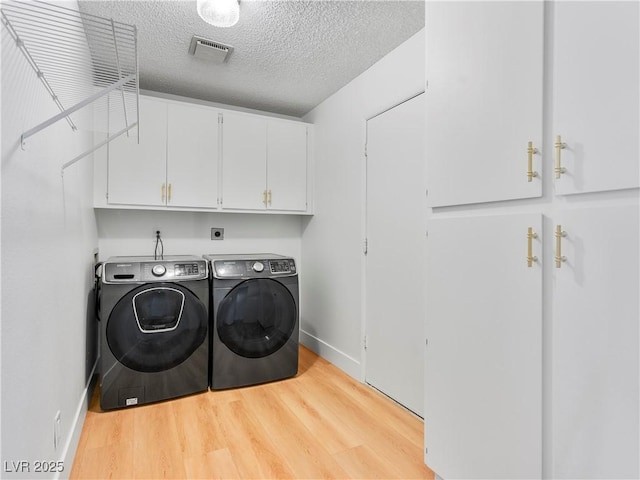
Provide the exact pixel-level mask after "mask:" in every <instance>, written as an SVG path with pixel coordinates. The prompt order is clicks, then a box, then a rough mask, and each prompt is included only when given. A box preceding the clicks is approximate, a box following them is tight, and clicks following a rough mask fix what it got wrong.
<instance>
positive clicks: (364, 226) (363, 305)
mask: <svg viewBox="0 0 640 480" xmlns="http://www.w3.org/2000/svg"><path fill="white" fill-rule="evenodd" d="M425 93H426V90H425V89H421V90H419V91H417V92H414V93H412V94H410V95H408V96H406V97H405V98H404V99H403V100H401V101H399V102H395V103H393V104H392V105H390V106H388V107H386V108H384V109H383V110H380V111H378V112H377V113H375V114H373V115H371V116H369V117H366V118H365V119H364V146H363V152H362V153H363V155H362V163H361V169H362V170H361V179H362V189H361V199H360V202H361V205H362V207H361V221H360V223H361V233H360V238H361V250H360V251H361V256H360V258H361V263H360V265H361V270H360V288H361V290H360V291H361V292H362V293H361V298H360V311H361V319H360V358H361V362H360V378H361V381H362V382H363V383H367V382H366V379H367V375H366V374H367V350H366V344H365V342H366V333H367V286H366V284H367V255H366V249H367V246H366V241H367V234H368V222H367V214H368V208H367V197H368V193H369V183H368V176H367V165H368V157H367V148H368V147H367V146H368V143H369V120H373V119H374V118H376V117H379V116H380V115H382V114H384V113H386V112H388V111H390V110H393V109H394V108H396V107H399V106H400V105H403V104H405V103H407V102H409V101H411V100H413V99H414V98H416V97H419V96H420V95H424V94H425ZM425 162H426V159H425ZM425 188H426V184H425ZM426 216H427V218H428V217H430V216H431V208H430V207H429V208H427V212H426ZM367 385H369V386H371V387H372V388H375V387H373V386H372V385H370V384H368V383H367ZM385 395H386V394H385ZM389 398H391V397H389ZM392 400H394V401H396V400H395V399H392ZM404 408H406V407H404Z"/></svg>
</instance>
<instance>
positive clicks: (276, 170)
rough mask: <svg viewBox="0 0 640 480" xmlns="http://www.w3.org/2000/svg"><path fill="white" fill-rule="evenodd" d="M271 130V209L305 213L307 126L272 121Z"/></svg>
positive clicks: (269, 152) (268, 177)
mask: <svg viewBox="0 0 640 480" xmlns="http://www.w3.org/2000/svg"><path fill="white" fill-rule="evenodd" d="M267 129H268V130H267V190H268V192H267V194H268V198H267V200H268V205H267V208H269V209H272V210H293V211H305V210H306V209H307V126H306V125H305V124H302V123H293V122H281V121H278V120H269V123H268V127H267Z"/></svg>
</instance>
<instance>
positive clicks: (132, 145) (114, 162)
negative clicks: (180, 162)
mask: <svg viewBox="0 0 640 480" xmlns="http://www.w3.org/2000/svg"><path fill="white" fill-rule="evenodd" d="M139 115H140V124H139V125H140V126H139V128H140V143H138V135H137V132H136V129H132V131H131V133H130V135H129V136H128V137H127V136H126V135H121V136H119V137H118V138H116V139H115V140H112V141H111V142H110V143H109V144H108V145H109V147H108V148H109V150H108V157H109V160H108V162H109V163H108V184H107V188H108V190H107V191H108V202H109V203H110V204H127V205H150V206H162V205H165V204H166V198H167V184H166V175H167V171H166V163H167V104H166V102H165V101H163V100H160V99H155V98H149V97H144V96H140V109H139Z"/></svg>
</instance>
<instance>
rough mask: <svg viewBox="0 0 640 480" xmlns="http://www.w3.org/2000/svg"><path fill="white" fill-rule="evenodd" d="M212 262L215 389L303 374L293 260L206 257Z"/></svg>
mask: <svg viewBox="0 0 640 480" xmlns="http://www.w3.org/2000/svg"><path fill="white" fill-rule="evenodd" d="M204 258H205V259H206V260H207V261H209V262H210V264H209V271H210V281H211V298H210V302H211V303H210V309H209V310H210V317H211V332H210V339H211V354H212V355H211V365H210V369H209V371H210V372H211V377H210V385H211V388H212V389H214V390H215V389H225V388H232V387H241V386H246V385H255V384H259V383H265V382H271V381H274V380H280V379H283V378H288V377H293V376H295V375H296V374H297V373H298V337H299V323H298V320H299V318H298V317H299V295H298V273H297V271H296V264H295V261H294V259H293V258H289V257H284V256H281V255H274V254H258V255H205V256H204Z"/></svg>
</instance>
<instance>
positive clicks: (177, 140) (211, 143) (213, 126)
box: [167, 103, 219, 208]
mask: <svg viewBox="0 0 640 480" xmlns="http://www.w3.org/2000/svg"><path fill="white" fill-rule="evenodd" d="M168 125H169V127H168V141H167V182H168V188H169V190H168V192H170V194H168V195H167V205H169V206H174V207H203V208H215V207H217V205H218V143H219V142H218V111H217V110H214V109H212V108H207V107H202V106H199V105H188V104H177V103H171V104H169V110H168Z"/></svg>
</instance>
